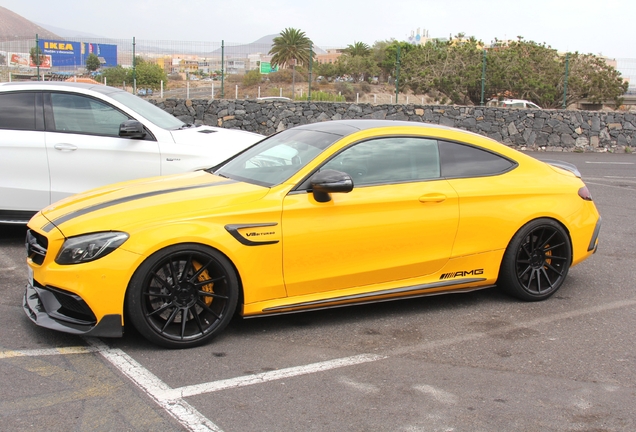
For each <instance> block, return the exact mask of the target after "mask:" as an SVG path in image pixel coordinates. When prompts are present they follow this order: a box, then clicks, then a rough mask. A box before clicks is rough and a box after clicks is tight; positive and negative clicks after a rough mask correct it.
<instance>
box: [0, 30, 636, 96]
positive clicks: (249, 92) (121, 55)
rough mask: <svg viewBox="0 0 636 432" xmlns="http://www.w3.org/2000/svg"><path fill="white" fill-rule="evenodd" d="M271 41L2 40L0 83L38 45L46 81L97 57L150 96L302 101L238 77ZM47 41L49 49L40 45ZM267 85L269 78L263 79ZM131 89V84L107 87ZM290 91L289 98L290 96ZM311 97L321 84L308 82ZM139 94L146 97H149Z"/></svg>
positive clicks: (30, 71)
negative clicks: (132, 70) (154, 80)
mask: <svg viewBox="0 0 636 432" xmlns="http://www.w3.org/2000/svg"><path fill="white" fill-rule="evenodd" d="M272 38H273V36H272V37H264V38H262V39H260V40H258V41H256V42H252V43H227V42H224V41H221V42H196V41H158V40H136V39H135V38H133V39H100V38H70V39H68V40H65V41H64V43H59V41H47V40H37V42H36V38H32V39H13V40H0V81H13V80H20V79H31V78H32V77H33V75H34V74H35V73H36V69H37V68H35V67H34V65H33V64H31V62H30V59H29V54H30V52H31V50H32V49H33V48H34V47H35V46H36V45H37V44H38V43H39V45H40V46H41V47H43V48H44V49H43V50H42V51H43V53H42V54H43V55H44V56H47V58H46V59H47V61H46V62H45V64H44V65H43V66H41V67H40V68H39V73H40V74H41V76H43V77H45V79H47V77H48V79H66V78H70V77H73V76H77V75H83V74H85V73H86V68H85V66H86V58H87V57H88V55H89V54H91V53H95V54H97V55H98V57H99V58H100V61H101V62H102V63H103V65H104V66H105V67H108V66H115V65H121V66H123V67H125V68H129V67H132V65H133V58H135V57H141V58H143V59H144V60H146V61H149V62H152V63H156V64H158V65H160V66H161V67H162V68H163V70H164V71H165V72H166V74H167V75H168V76H169V77H170V78H171V79H170V80H169V81H168V82H166V83H162V88H161V89H159V90H158V93H157V89H155V91H154V92H153V94H152V97H177V98H184V97H187V98H210V97H213V98H219V97H224V98H228V99H232V98H236V99H245V98H256V97H263V96H285V97H290V98H291V97H296V98H297V97H302V96H303V95H306V93H307V91H308V82H307V79H306V77H305V78H304V79H303V78H302V77H301V76H300V75H297V76H296V79H297V81H296V83H295V85H290V84H289V83H280V84H278V85H275V84H272V83H264V84H263V85H262V86H259V87H258V88H254V87H250V88H249V89H247V88H244V86H243V85H242V81H241V78H242V76H243V75H244V74H245V73H246V72H248V71H250V70H254V69H259V70H261V72H263V73H267V72H268V70H267V65H269V61H270V60H271V56H269V54H268V53H269V50H270V48H271V45H272ZM46 43H48V44H49V45H44V44H46ZM337 49H338V48H336V47H314V51H315V53H316V54H317V56H318V58H322V61H335V58H336V57H335V56H334V55H333V53H334V52H335V50H337ZM615 60H616V63H617V66H616V67H617V69H618V70H619V71H620V72H621V74H622V75H623V77H624V78H626V79H628V80H629V81H630V91H629V93H632V92H634V93H636V59H615ZM221 70H223V73H224V78H225V79H224V81H223V82H221V81H220V80H215V78H214V74H215V73H216V72H218V71H221ZM266 81H267V80H266ZM107 84H109V85H112V86H116V87H124V88H126V89H128V90H130V91H133V89H134V88H135V85H134V84H135V83H132V82H128V83H126V82H122V83H112V82H109V83H107ZM292 89H293V94H292ZM311 90H312V94H313V93H314V92H315V91H320V90H321V85H320V84H318V83H314V82H312V84H311ZM142 96H150V95H149V94H146V95H142ZM398 97H399V102H400V103H422V104H426V103H435V101H434V100H430V99H428V98H427V97H421V96H414V95H407V94H400V95H399V96H398ZM348 98H349V100H353V101H357V102H360V103H376V104H385V103H394V102H395V89H394V88H391V86H390V85H384V86H377V85H371V87H370V88H369V87H367V89H366V91H363V92H360V93H355V94H353V95H352V94H349V95H348Z"/></svg>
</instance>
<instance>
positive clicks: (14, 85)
mask: <svg viewBox="0 0 636 432" xmlns="http://www.w3.org/2000/svg"><path fill="white" fill-rule="evenodd" d="M71 89H72V90H90V91H95V92H98V93H102V94H111V93H116V92H123V91H124V90H122V89H118V88H116V87H110V86H106V85H103V84H87V83H78V82H67V81H13V82H3V83H0V91H11V90H71Z"/></svg>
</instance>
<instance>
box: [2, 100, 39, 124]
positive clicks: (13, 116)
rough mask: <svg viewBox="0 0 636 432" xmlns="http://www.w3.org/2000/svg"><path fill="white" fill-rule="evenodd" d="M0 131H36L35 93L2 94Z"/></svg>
mask: <svg viewBox="0 0 636 432" xmlns="http://www.w3.org/2000/svg"><path fill="white" fill-rule="evenodd" d="M0 129H14V130H15V129H17V130H35V129H36V128H35V93H33V92H23V93H0Z"/></svg>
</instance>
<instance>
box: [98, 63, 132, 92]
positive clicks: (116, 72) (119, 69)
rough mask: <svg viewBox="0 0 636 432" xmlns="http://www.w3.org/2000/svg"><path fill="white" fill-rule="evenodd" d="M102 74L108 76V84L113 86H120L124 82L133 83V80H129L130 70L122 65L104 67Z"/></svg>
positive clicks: (104, 76)
mask: <svg viewBox="0 0 636 432" xmlns="http://www.w3.org/2000/svg"><path fill="white" fill-rule="evenodd" d="M101 76H102V77H103V78H106V84H108V85H111V86H113V87H119V86H120V85H122V84H123V83H124V82H128V83H129V84H131V83H132V80H128V70H127V69H126V68H124V67H123V66H122V65H117V66H115V67H109V68H105V69H102V70H101Z"/></svg>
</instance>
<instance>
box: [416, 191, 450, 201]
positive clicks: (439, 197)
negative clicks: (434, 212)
mask: <svg viewBox="0 0 636 432" xmlns="http://www.w3.org/2000/svg"><path fill="white" fill-rule="evenodd" d="M443 201H446V195H444V194H441V193H430V194H426V195H422V196H421V197H420V202H421V203H428V202H433V203H441V202H443Z"/></svg>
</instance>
